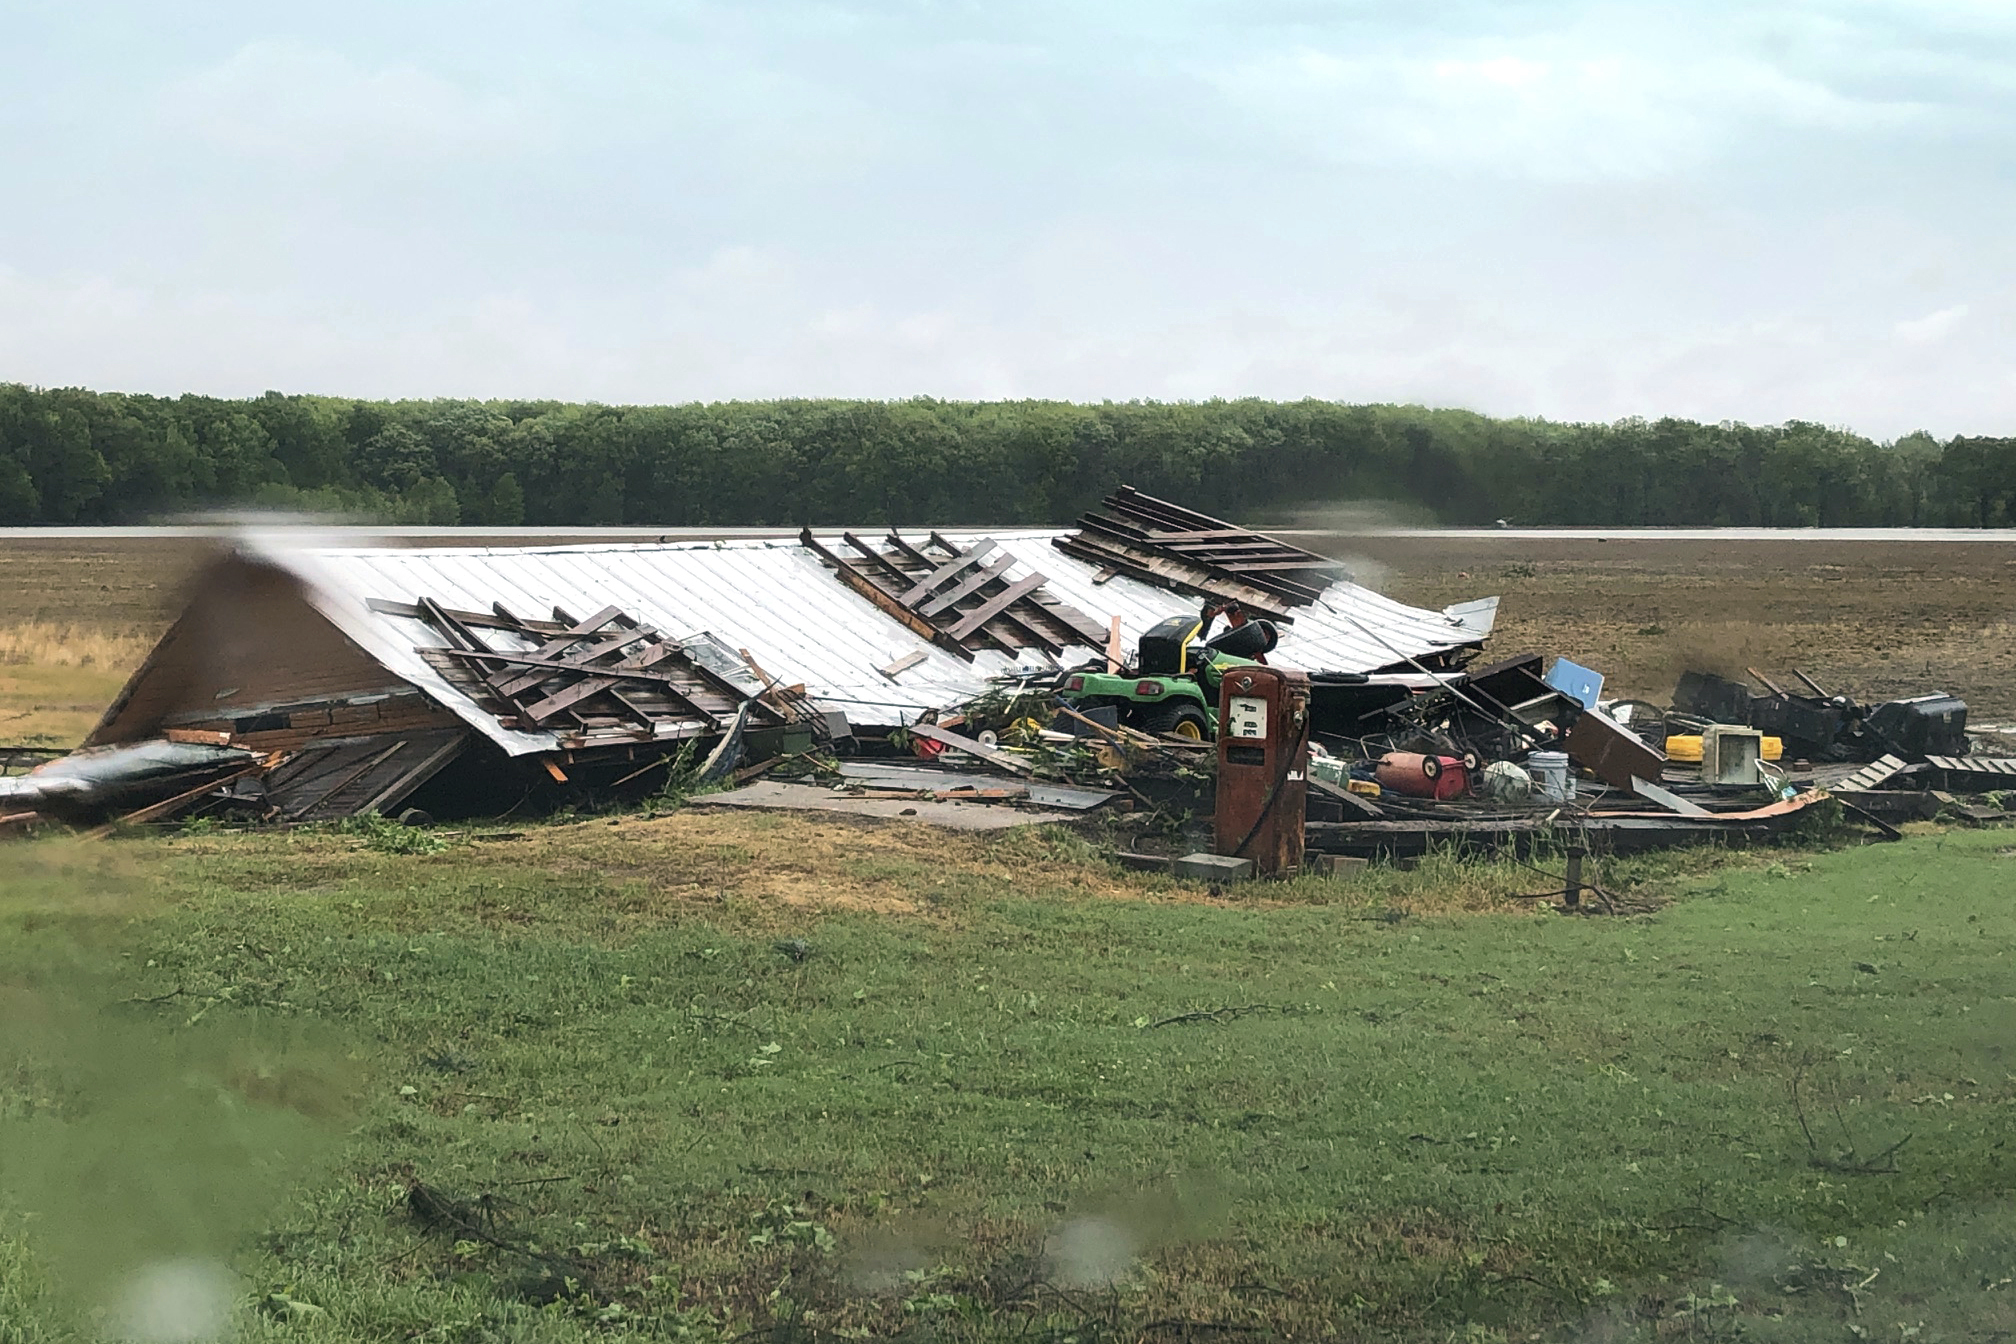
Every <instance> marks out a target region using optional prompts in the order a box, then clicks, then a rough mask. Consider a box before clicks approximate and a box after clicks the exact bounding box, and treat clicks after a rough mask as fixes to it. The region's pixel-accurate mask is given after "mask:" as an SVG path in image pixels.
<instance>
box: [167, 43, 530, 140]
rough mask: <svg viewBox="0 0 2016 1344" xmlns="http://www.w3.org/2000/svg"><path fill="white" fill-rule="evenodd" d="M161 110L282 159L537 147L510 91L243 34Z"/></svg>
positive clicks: (184, 124)
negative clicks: (476, 87) (482, 89)
mask: <svg viewBox="0 0 2016 1344" xmlns="http://www.w3.org/2000/svg"><path fill="white" fill-rule="evenodd" d="M162 111H163V118H164V120H165V121H166V122H167V124H168V125H169V126H171V127H174V128H179V129H182V130H186V131H190V132H193V133H195V134H196V135H198V136H200V137H201V138H202V139H204V140H207V141H209V142H210V143H212V144H214V145H217V146H219V147H221V148H224V149H227V150H231V151H234V152H238V153H244V154H253V155H261V156H272V157H279V158H292V159H305V160H311V161H313V160H326V159H330V158H348V157H369V158H372V159H377V160H393V161H399V160H416V159H417V160H429V159H439V158H452V157H457V156H462V155H468V154H498V153H507V152H515V151H520V150H524V149H528V148H537V147H539V146H541V145H542V144H543V143H545V141H546V139H547V137H546V135H545V133H544V132H542V131H540V130H539V129H538V127H537V125H536V124H535V123H534V121H533V120H532V119H531V118H530V117H528V116H527V115H525V113H524V112H523V110H522V109H520V108H519V107H517V106H516V105H514V104H513V103H512V102H510V101H509V100H506V99H502V98H497V97H488V96H481V95H478V94H475V93H472V92H470V91H468V90H465V89H463V88H461V87H459V86H458V85H456V84H454V83H452V82H450V81H448V80H445V79H442V78H441V77H439V76H437V75H433V74H429V73H427V72H426V71H423V70H419V69H416V68H414V67H412V66H410V65H391V66H386V67H383V68H378V69H367V68H364V67H361V66H359V65H357V64H355V63H353V62H352V61H350V60H349V59H348V58H346V57H344V56H342V55H340V54H338V53H337V52H333V51H328V50H325V49H322V48H318V47H312V46H308V45H305V44H303V43H300V42H296V41H291V40H271V41H258V42H251V43H247V44H246V45H245V46H243V47H240V48H239V49H238V50H237V51H236V52H234V53H233V54H232V55H231V56H230V57H229V58H228V59H226V60H224V61H223V62H221V63H219V64H217V65H213V66H211V67H209V68H208V69H206V70H203V71H201V72H199V73H198V74H196V75H193V76H191V77H190V78H187V79H185V80H182V81H181V82H179V83H178V84H175V85H173V86H172V87H171V88H170V89H169V90H168V92H167V96H166V99H165V101H164V106H163V109H162Z"/></svg>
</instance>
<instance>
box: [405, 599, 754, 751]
mask: <svg viewBox="0 0 2016 1344" xmlns="http://www.w3.org/2000/svg"><path fill="white" fill-rule="evenodd" d="M371 608H372V610H374V611H378V612H382V613H384V614H386V615H391V616H405V617H410V618H413V619H417V620H422V621H425V622H426V623H427V624H428V625H429V626H431V627H432V628H433V629H434V630H435V631H436V632H437V633H438V634H439V635H440V636H441V637H442V639H443V640H444V641H445V647H440V646H429V647H422V648H420V649H419V650H418V652H419V653H420V654H421V656H422V657H424V658H426V659H427V661H428V662H429V664H431V665H432V666H433V667H434V668H435V669H436V670H437V671H439V672H440V673H441V674H442V676H443V677H444V678H445V679H446V680H447V681H449V682H450V684H452V685H455V686H456V687H458V688H459V689H461V690H462V691H464V692H465V693H466V694H468V695H469V696H470V697H471V698H472V699H474V700H475V701H476V702H477V703H478V704H480V705H482V706H483V707H484V708H485V709H487V710H489V711H490V712H491V713H493V714H495V715H496V716H497V718H498V721H499V722H500V723H502V724H503V725H504V726H505V727H507V728H517V729H527V730H535V731H541V732H553V733H557V734H559V735H560V737H561V739H562V742H563V743H564V744H565V745H567V746H570V747H574V746H592V745H596V744H598V743H603V742H620V741H637V740H639V739H644V740H654V741H655V740H665V739H674V740H676V739H680V738H688V737H703V736H708V735H711V734H715V733H721V732H726V731H727V730H728V728H729V727H730V725H731V724H732V723H733V722H734V720H735V718H736V716H737V715H738V713H740V711H741V710H742V707H743V705H744V704H746V703H748V702H750V701H751V700H752V699H753V698H754V697H752V696H750V694H749V693H748V692H747V691H745V690H743V689H742V688H741V687H740V686H737V685H736V684H735V683H734V682H732V681H730V680H728V679H727V678H726V677H723V676H721V675H720V674H719V673H717V672H715V671H713V670H712V669H710V668H708V667H707V666H706V665H704V664H703V663H701V662H699V661H697V660H696V659H694V658H692V657H690V656H689V655H688V654H687V653H686V651H685V650H684V649H683V648H682V647H681V646H680V645H679V644H678V643H677V642H676V641H674V640H668V639H666V638H664V637H663V636H661V635H660V634H659V633H658V632H657V631H656V630H653V629H651V628H650V627H648V626H645V625H642V624H640V623H638V622H637V621H636V620H634V619H632V618H631V617H629V616H627V615H625V614H624V613H623V612H621V611H619V610H618V609H616V608H614V607H606V608H604V609H603V610H601V611H599V612H597V613H596V614H595V615H593V616H591V617H589V618H588V619H587V620H585V621H577V620H575V619H574V618H573V617H571V616H570V615H568V613H566V612H564V611H561V610H559V609H558V608H555V610H554V612H553V619H552V620H550V621H532V620H522V619H520V618H519V617H517V616H516V615H514V614H512V613H511V612H509V611H507V610H505V609H504V608H503V607H502V606H501V605H499V606H495V607H493V608H492V609H491V611H490V612H489V613H487V614H486V613H482V612H467V611H451V610H449V609H447V608H445V607H443V606H442V605H441V604H440V603H438V602H435V601H433V600H432V599H431V598H426V597H422V598H420V599H419V600H418V601H417V602H414V603H412V604H410V605H409V604H407V603H403V602H385V601H381V600H373V601H372V603H371ZM479 630H482V631H485V632H490V631H500V632H503V633H506V634H509V635H512V636H515V637H516V639H517V640H518V641H519V642H520V644H521V646H520V647H515V648H506V647H503V646H502V645H501V644H500V643H499V642H498V641H496V640H494V639H485V638H483V637H481V636H479V635H478V634H477V633H476V632H477V631H479ZM750 721H751V723H752V724H754V725H755V726H758V727H772V726H777V725H781V724H783V723H785V722H787V721H788V716H787V715H786V714H785V713H784V712H782V711H780V710H779V709H778V708H776V707H775V706H773V705H772V704H770V703H768V702H765V701H761V700H758V701H756V703H754V704H753V705H751V706H750Z"/></svg>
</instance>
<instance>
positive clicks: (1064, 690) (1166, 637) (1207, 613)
mask: <svg viewBox="0 0 2016 1344" xmlns="http://www.w3.org/2000/svg"><path fill="white" fill-rule="evenodd" d="M1220 616H1229V617H1230V619H1231V622H1232V623H1231V624H1230V625H1228V626H1227V627H1226V628H1225V629H1224V630H1222V631H1220V632H1219V633H1218V635H1217V637H1216V638H1210V639H1207V638H1206V635H1207V634H1208V632H1209V631H1210V629H1211V626H1212V623H1213V622H1214V621H1216V620H1217V619H1218V617H1220ZM1280 638H1281V636H1280V632H1279V631H1278V630H1276V629H1275V627H1274V622H1272V621H1264V620H1248V619H1246V617H1245V615H1244V613H1242V612H1240V611H1239V609H1238V608H1237V607H1221V606H1210V607H1206V608H1205V609H1204V614H1203V615H1202V616H1201V617H1199V616H1171V617H1170V618H1169V619H1168V620H1166V621H1162V622H1161V623H1159V624H1157V625H1155V626H1153V627H1151V628H1150V629H1149V630H1148V632H1147V633H1146V634H1144V635H1142V636H1141V643H1140V646H1139V647H1138V648H1137V649H1136V650H1135V658H1134V666H1133V667H1131V668H1122V669H1121V670H1120V671H1119V672H1073V673H1071V674H1070V675H1069V676H1067V677H1065V678H1064V680H1063V682H1062V683H1061V684H1060V685H1059V686H1058V688H1057V697H1058V699H1060V700H1062V701H1063V702H1064V704H1065V705H1067V706H1069V707H1070V708H1072V709H1075V710H1077V711H1078V712H1079V713H1080V714H1086V715H1090V714H1091V713H1092V711H1094V710H1098V709H1104V708H1107V707H1109V706H1110V707H1112V708H1114V709H1117V710H1118V711H1119V716H1120V722H1121V723H1124V724H1126V725H1127V726H1128V727H1130V728H1139V729H1141V730H1142V731H1143V732H1149V733H1171V734H1174V735H1175V736H1177V737H1187V738H1189V739H1191V740H1192V741H1196V742H1202V741H1205V740H1207V739H1209V738H1214V737H1216V736H1217V735H1218V682H1219V680H1220V679H1221V678H1222V677H1223V676H1224V675H1225V672H1226V670H1227V669H1228V668H1234V667H1246V666H1251V665H1252V664H1254V663H1256V662H1263V661H1265V659H1266V655H1267V651H1268V650H1269V649H1272V648H1273V647H1274V646H1275V644H1277V643H1278V642H1279V641H1280Z"/></svg>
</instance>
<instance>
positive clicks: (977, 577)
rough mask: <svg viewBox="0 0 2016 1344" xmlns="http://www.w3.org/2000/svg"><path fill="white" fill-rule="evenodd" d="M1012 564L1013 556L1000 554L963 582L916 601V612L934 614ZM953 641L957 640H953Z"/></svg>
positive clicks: (968, 594) (995, 576) (1000, 573)
mask: <svg viewBox="0 0 2016 1344" xmlns="http://www.w3.org/2000/svg"><path fill="white" fill-rule="evenodd" d="M1014 564H1015V557H1014V556H1012V555H1004V556H1002V557H1001V558H1000V559H999V560H996V561H995V562H994V563H993V564H991V565H989V566H987V568H985V569H983V570H981V571H980V572H979V573H978V574H974V575H970V576H969V577H967V578H966V579H965V580H964V581H963V582H961V583H958V584H955V585H954V586H952V587H950V588H948V589H946V590H945V591H944V592H942V593H933V594H932V595H931V597H930V598H929V599H928V600H927V601H924V602H920V603H918V604H917V608H916V611H917V614H918V615H920V616H926V617H931V616H936V615H937V614H938V613H939V612H941V611H944V610H945V609H946V608H947V607H951V606H953V605H955V604H956V603H958V602H961V601H963V600H965V599H966V598H969V597H971V596H973V594H975V593H977V592H979V591H980V590H981V589H982V588H985V587H986V586H987V585H988V584H990V583H992V582H993V581H994V580H996V579H998V578H1000V577H1001V576H1002V575H1003V574H1006V573H1007V572H1008V570H1009V569H1010V568H1011V567H1012V566H1013V565H1014ZM955 642H957V641H956V640H955Z"/></svg>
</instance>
